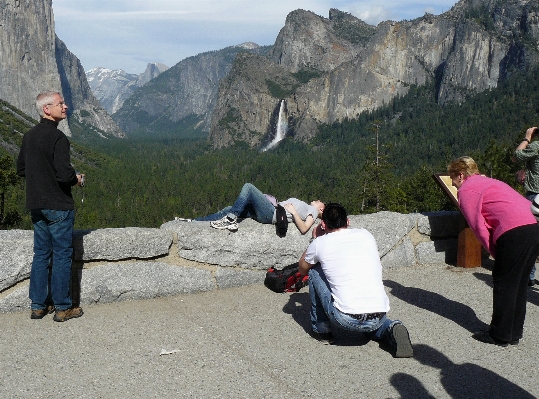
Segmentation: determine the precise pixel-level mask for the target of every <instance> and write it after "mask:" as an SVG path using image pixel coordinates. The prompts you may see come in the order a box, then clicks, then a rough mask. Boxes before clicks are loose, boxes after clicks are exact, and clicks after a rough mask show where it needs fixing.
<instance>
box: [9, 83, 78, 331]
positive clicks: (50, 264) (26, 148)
mask: <svg viewBox="0 0 539 399" xmlns="http://www.w3.org/2000/svg"><path fill="white" fill-rule="evenodd" d="M36 107H37V110H38V112H39V115H40V116H41V120H40V121H39V123H38V124H37V125H36V126H34V127H33V128H31V129H30V130H29V131H28V132H27V133H26V134H25V135H24V137H23V140H22V145H21V150H20V152H19V157H18V159H17V174H18V175H19V176H21V177H24V178H25V179H26V208H27V209H30V213H31V218H32V224H33V225H34V257H33V260H32V270H31V272H30V288H29V297H30V300H31V301H32V303H31V313H30V318H32V319H42V318H43V317H45V316H46V315H47V314H49V313H52V312H53V311H55V315H54V320H55V321H58V322H62V321H66V320H69V319H72V318H75V317H80V316H82V314H83V311H82V309H81V308H80V307H73V303H72V300H71V257H72V254H73V224H74V220H75V210H74V209H75V205H74V201H73V196H72V195H71V186H75V185H77V186H80V185H81V184H82V181H83V180H82V179H83V175H81V174H77V173H76V172H75V169H73V166H72V165H71V162H70V144H69V140H68V139H67V137H66V135H65V134H64V133H62V131H60V130H59V129H58V123H59V122H60V121H61V120H63V119H65V118H66V117H67V114H66V110H67V105H66V104H65V102H64V100H63V98H62V96H61V94H60V93H58V92H51V91H48V92H43V93H40V94H39V95H38V96H37V98H36Z"/></svg>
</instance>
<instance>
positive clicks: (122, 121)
mask: <svg viewBox="0 0 539 399" xmlns="http://www.w3.org/2000/svg"><path fill="white" fill-rule="evenodd" d="M242 52H252V53H257V54H260V53H265V52H267V47H260V46H258V45H256V44H255V43H243V44H241V45H237V46H231V47H227V48H225V49H222V50H218V51H211V52H207V53H202V54H198V55H196V56H193V57H188V58H186V59H184V60H182V61H180V62H179V63H177V64H176V65H174V66H173V67H171V68H169V69H168V70H166V71H164V72H163V73H161V74H160V75H159V76H157V77H156V78H155V79H152V80H151V81H149V82H148V83H147V84H145V85H144V87H141V88H139V89H138V90H136V91H135V92H134V93H133V95H132V96H131V97H129V98H128V99H126V100H125V101H124V104H123V105H122V107H121V108H120V109H119V110H118V111H116V112H115V113H114V114H113V115H112V117H113V118H114V120H115V121H116V122H117V123H118V125H120V127H121V128H122V129H123V130H125V131H126V132H127V133H128V134H130V135H133V134H135V135H152V134H154V133H167V134H174V133H177V134H182V132H183V130H184V129H185V128H186V127H188V128H190V129H192V130H194V131H195V133H194V134H195V135H197V134H198V135H199V136H203V137H206V136H207V132H208V131H209V127H210V121H211V115H212V113H213V110H214V108H215V100H216V98H217V89H218V87H219V82H220V81H221V79H223V78H224V77H225V76H227V74H228V73H229V71H230V68H231V67H232V64H233V62H234V59H235V57H236V55H237V54H238V53H242ZM196 132H198V133H196Z"/></svg>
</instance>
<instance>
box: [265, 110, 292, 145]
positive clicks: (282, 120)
mask: <svg viewBox="0 0 539 399" xmlns="http://www.w3.org/2000/svg"><path fill="white" fill-rule="evenodd" d="M287 130H288V114H287V112H286V102H285V101H284V100H281V107H280V108H279V117H278V119H277V125H276V126H275V137H274V138H273V140H272V141H271V143H269V144H268V145H267V146H266V147H265V148H264V149H262V151H267V150H269V149H271V148H273V147H275V146H277V144H278V143H279V141H281V140H282V139H284V138H285V137H286V132H287Z"/></svg>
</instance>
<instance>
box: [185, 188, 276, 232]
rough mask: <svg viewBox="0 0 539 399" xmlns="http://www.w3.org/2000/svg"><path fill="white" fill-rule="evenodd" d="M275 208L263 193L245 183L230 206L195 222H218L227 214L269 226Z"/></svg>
mask: <svg viewBox="0 0 539 399" xmlns="http://www.w3.org/2000/svg"><path fill="white" fill-rule="evenodd" d="M274 213H275V207H274V206H273V204H272V203H271V202H270V201H269V200H268V199H267V198H266V196H265V195H264V193H263V192H262V191H260V190H259V189H258V188H256V187H255V186H253V185H252V184H251V183H245V184H244V185H243V187H242V189H241V192H240V195H239V196H238V198H237V199H236V201H235V202H234V204H233V205H232V206H227V207H226V208H224V209H221V210H220V211H219V212H216V213H213V214H211V215H208V216H202V217H199V218H196V219H195V220H200V221H213V220H219V219H222V218H223V217H225V216H226V215H228V214H231V215H234V217H239V218H242V219H245V218H252V219H254V220H256V221H257V222H259V223H265V224H271V223H272V222H273V214H274Z"/></svg>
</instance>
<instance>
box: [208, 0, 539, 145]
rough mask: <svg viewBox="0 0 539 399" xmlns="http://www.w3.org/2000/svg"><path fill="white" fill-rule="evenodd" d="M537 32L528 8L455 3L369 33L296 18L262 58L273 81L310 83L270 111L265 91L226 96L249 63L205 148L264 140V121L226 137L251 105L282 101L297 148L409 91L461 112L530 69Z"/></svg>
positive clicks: (243, 122)
mask: <svg viewBox="0 0 539 399" xmlns="http://www.w3.org/2000/svg"><path fill="white" fill-rule="evenodd" d="M338 21H341V22H338ZM342 21H344V22H342ZM339 24H340V25H339ZM538 24H539V9H538V7H537V2H534V1H532V0H528V1H516V0H512V1H506V2H497V1H493V0H461V1H460V2H459V3H457V5H456V6H455V7H453V9H451V10H450V11H448V12H446V13H444V14H442V15H439V16H434V15H430V14H425V16H423V17H421V18H417V19H415V20H413V21H401V22H394V21H386V22H383V23H380V24H379V25H378V26H377V27H376V28H374V27H369V26H368V25H367V24H365V23H363V22H362V21H360V20H358V19H356V18H354V17H352V16H351V15H347V14H344V15H343V13H340V14H339V12H337V11H336V10H332V12H330V18H329V19H325V18H322V17H320V16H318V15H315V14H314V13H312V12H309V11H303V10H296V11H294V12H292V13H290V14H289V16H288V17H287V20H286V24H285V27H284V28H283V29H282V30H281V32H280V33H279V36H278V37H277V40H276V42H275V45H274V49H273V51H272V53H271V55H270V57H269V58H270V60H271V61H272V62H273V63H275V64H277V65H278V66H280V67H282V68H283V71H284V72H281V74H284V73H285V72H289V73H292V74H293V75H294V77H298V76H299V75H298V74H299V73H300V72H302V73H303V75H304V76H305V72H306V71H307V72H308V71H310V72H311V75H310V79H308V81H307V82H304V81H301V82H300V84H297V86H296V87H295V88H294V89H293V90H286V89H285V88H283V90H281V92H284V93H285V96H281V97H279V96H276V95H275V94H274V93H272V95H273V97H274V98H273V101H269V100H266V101H264V102H263V103H261V102H260V93H261V92H264V91H265V90H266V89H265V87H264V86H265V83H261V84H259V85H254V84H251V86H252V87H251V88H250V89H249V90H244V91H243V92H242V95H241V96H239V95H236V93H234V91H233V90H231V88H233V87H238V86H240V85H241V84H242V81H245V80H249V79H250V77H251V75H252V76H253V81H256V80H257V74H258V71H257V70H256V68H257V67H258V65H259V64H260V62H259V61H258V60H256V59H254V58H251V59H250V60H247V61H251V62H252V65H243V66H242V68H236V66H234V68H232V70H231V73H230V74H229V76H228V77H227V82H226V84H222V85H221V87H220V91H219V99H218V107H217V108H216V110H215V115H214V118H213V120H212V125H211V132H210V141H211V142H212V144H213V145H214V147H223V146H228V145H231V144H232V143H234V142H235V141H247V142H248V143H249V144H250V145H251V146H252V147H255V146H256V145H258V143H259V142H261V141H262V140H263V137H264V135H266V134H267V129H268V124H266V123H265V122H266V121H265V120H264V118H258V120H255V118H252V117H251V118H249V117H248V116H247V117H245V115H236V117H237V118H238V120H237V122H236V124H235V125H234V126H232V129H229V131H226V129H223V125H224V124H225V122H226V120H227V117H228V116H229V115H232V114H234V113H235V112H236V110H242V109H246V108H247V107H248V106H249V105H250V104H253V103H256V104H258V103H260V105H261V106H262V108H258V109H257V112H258V113H261V114H262V115H267V114H271V112H272V111H273V108H274V107H275V104H277V103H278V102H279V101H280V100H281V99H283V98H284V99H285V100H286V102H287V107H288V114H289V118H290V125H291V129H290V131H291V135H294V136H295V138H296V139H297V140H308V139H310V138H312V137H313V136H314V135H316V134H317V126H318V125H319V124H324V123H328V124H330V123H333V122H335V121H342V120H344V119H346V118H356V117H357V116H358V115H359V114H361V113H362V112H364V111H371V110H374V109H377V108H379V107H381V106H383V105H385V104H388V103H389V102H390V101H391V100H392V99H393V98H395V97H396V96H399V95H400V96H402V95H404V94H406V93H407V92H408V90H409V87H410V86H411V85H424V84H426V83H427V82H429V83H433V84H434V86H435V87H436V97H437V99H438V102H439V103H440V104H441V105H444V104H447V103H450V102H457V103H460V102H463V101H465V100H466V98H467V96H469V95H470V94H475V93H479V92H482V91H484V90H488V89H490V88H494V87H497V86H498V84H499V83H500V82H503V81H504V80H505V79H507V78H508V77H509V76H510V75H511V74H512V73H514V72H515V71H517V70H523V69H526V68H528V67H530V66H532V65H537V64H538V63H539V52H538V43H539V35H538V31H539V25H538ZM342 26H345V27H347V26H352V27H354V28H355V29H350V32H360V34H358V36H353V35H346V34H343V33H342V32H347V30H346V29H341V28H342ZM340 27H341V28H340ZM340 29H341V30H340ZM245 61H246V60H245V59H242V60H241V62H245ZM238 62H240V60H238ZM313 71H319V72H320V73H319V74H318V76H317V74H316V73H314V74H313V73H312V72H313ZM235 73H237V75H235ZM270 79H271V76H270ZM306 80H307V79H306ZM242 89H246V85H245V84H244V87H243V88H242ZM274 92H275V90H274ZM240 117H241V118H240ZM237 126H241V128H237ZM233 129H235V130H233Z"/></svg>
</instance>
